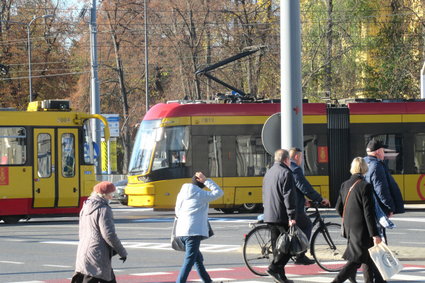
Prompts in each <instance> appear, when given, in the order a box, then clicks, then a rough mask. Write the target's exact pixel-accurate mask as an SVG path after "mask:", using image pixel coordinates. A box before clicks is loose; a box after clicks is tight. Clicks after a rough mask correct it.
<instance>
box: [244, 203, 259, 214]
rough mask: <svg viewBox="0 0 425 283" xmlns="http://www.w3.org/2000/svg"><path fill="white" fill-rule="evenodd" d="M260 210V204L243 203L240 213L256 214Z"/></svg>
mask: <svg viewBox="0 0 425 283" xmlns="http://www.w3.org/2000/svg"><path fill="white" fill-rule="evenodd" d="M260 210H261V204H260V203H244V204H243V205H242V206H241V207H240V211H241V212H248V213H256V212H258V211H260Z"/></svg>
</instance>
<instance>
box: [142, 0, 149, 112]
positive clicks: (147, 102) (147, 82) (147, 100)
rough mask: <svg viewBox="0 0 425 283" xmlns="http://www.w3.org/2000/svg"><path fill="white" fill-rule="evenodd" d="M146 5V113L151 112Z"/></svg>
mask: <svg viewBox="0 0 425 283" xmlns="http://www.w3.org/2000/svg"><path fill="white" fill-rule="evenodd" d="M143 5H144V17H145V19H144V21H145V91H146V102H145V103H146V113H147V112H148V110H149V57H148V56H149V52H148V11H147V5H146V0H144V1H143Z"/></svg>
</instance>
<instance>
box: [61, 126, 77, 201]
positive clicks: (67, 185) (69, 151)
mask: <svg viewBox="0 0 425 283" xmlns="http://www.w3.org/2000/svg"><path fill="white" fill-rule="evenodd" d="M78 144H79V141H78V129H58V168H57V171H58V172H57V175H58V178H59V181H58V185H59V190H58V207H77V206H78V205H79V200H80V186H79V170H78V168H79V166H78V164H80V163H79V160H78V156H79V153H78Z"/></svg>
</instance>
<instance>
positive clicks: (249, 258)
mask: <svg viewBox="0 0 425 283" xmlns="http://www.w3.org/2000/svg"><path fill="white" fill-rule="evenodd" d="M243 260H244V262H245V264H246V266H247V267H248V269H249V270H251V272H252V273H254V274H256V275H259V276H267V273H266V269H267V267H268V266H269V264H270V263H271V261H272V260H273V248H272V243H271V230H270V228H269V226H267V225H261V226H257V227H255V228H254V229H252V230H251V231H250V232H249V233H248V234H247V235H246V237H245V240H244V243H243Z"/></svg>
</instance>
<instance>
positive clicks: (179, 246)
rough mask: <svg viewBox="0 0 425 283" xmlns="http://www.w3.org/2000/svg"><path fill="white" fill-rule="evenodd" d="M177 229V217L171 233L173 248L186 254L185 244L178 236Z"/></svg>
mask: <svg viewBox="0 0 425 283" xmlns="http://www.w3.org/2000/svg"><path fill="white" fill-rule="evenodd" d="M176 227H177V217H175V218H174V223H173V230H172V231H171V247H172V248H173V250H176V251H180V252H184V251H186V246H185V244H184V243H183V241H182V239H181V237H178V236H176Z"/></svg>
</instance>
